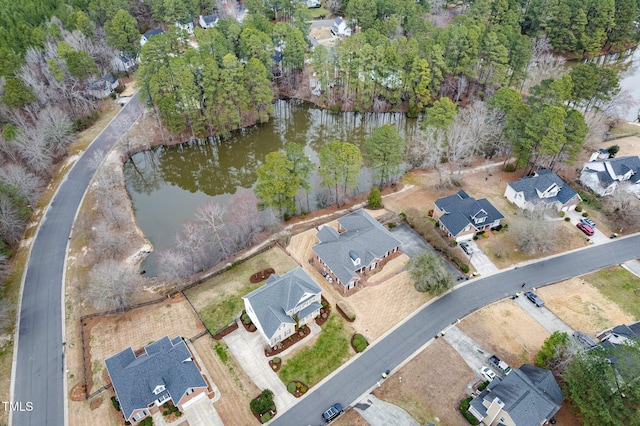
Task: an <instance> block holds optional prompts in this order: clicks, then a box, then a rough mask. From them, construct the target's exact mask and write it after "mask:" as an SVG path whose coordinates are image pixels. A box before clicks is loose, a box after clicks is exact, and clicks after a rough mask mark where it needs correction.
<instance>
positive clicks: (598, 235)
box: [566, 210, 609, 244]
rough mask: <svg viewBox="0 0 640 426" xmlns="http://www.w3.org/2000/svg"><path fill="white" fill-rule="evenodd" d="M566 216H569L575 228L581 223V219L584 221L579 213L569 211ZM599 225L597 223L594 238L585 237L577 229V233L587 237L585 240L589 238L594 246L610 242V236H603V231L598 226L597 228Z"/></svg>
mask: <svg viewBox="0 0 640 426" xmlns="http://www.w3.org/2000/svg"><path fill="white" fill-rule="evenodd" d="M566 216H567V217H569V218H571V224H572V225H573V226H574V227H575V226H576V224H577V223H578V222H580V219H582V213H580V212H577V211H575V210H571V211H568V212H567V213H566ZM597 225H598V224H597V223H596V227H595V229H594V233H593V235H592V236H590V237H587V236H586V235H584V234H583V233H582V231H581V230H579V229H578V228H576V231H577V232H579V233H580V234H582V235H584V237H585V238H589V239H590V240H591V242H592V243H594V244H601V243H606V242H607V241H609V236H608V235H605V234H603V233H602V231H600V230H599V229H598V226H597Z"/></svg>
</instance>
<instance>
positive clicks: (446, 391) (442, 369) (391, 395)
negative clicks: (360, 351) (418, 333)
mask: <svg viewBox="0 0 640 426" xmlns="http://www.w3.org/2000/svg"><path fill="white" fill-rule="evenodd" d="M442 360H446V362H442ZM474 377H475V374H474V373H473V371H471V369H470V368H469V367H468V366H467V364H466V363H465V362H464V360H463V359H462V358H461V357H460V355H458V353H457V352H456V350H455V349H453V348H452V347H451V346H450V345H449V344H448V343H447V342H446V341H445V340H444V339H437V340H435V341H433V342H432V343H431V344H430V345H429V346H427V348H426V349H425V350H423V351H422V352H421V353H420V354H418V355H417V356H416V357H415V358H414V359H412V360H411V361H409V362H408V363H407V364H405V365H404V366H403V367H402V368H400V369H399V370H398V371H397V372H396V373H394V374H393V375H392V376H391V377H389V379H387V380H386V381H385V382H384V383H383V384H382V386H381V387H380V388H378V389H376V390H375V391H374V394H375V395H376V396H377V397H378V398H380V399H383V400H385V401H387V402H390V403H392V404H396V405H398V406H399V407H402V408H403V409H405V410H406V411H407V412H408V413H409V414H411V416H412V417H413V418H414V419H415V420H416V421H418V423H420V424H426V423H430V422H433V423H436V424H441V425H462V424H466V423H465V422H466V420H465V419H464V418H463V417H462V415H461V414H460V411H459V410H458V404H459V403H460V400H462V399H463V398H464V397H466V396H467V395H466V387H467V384H469V382H470V381H471V380H473V378H474ZM400 379H402V380H400Z"/></svg>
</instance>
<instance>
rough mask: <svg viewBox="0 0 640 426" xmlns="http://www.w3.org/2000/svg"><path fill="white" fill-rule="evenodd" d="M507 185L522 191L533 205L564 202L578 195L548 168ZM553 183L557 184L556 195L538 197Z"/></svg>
mask: <svg viewBox="0 0 640 426" xmlns="http://www.w3.org/2000/svg"><path fill="white" fill-rule="evenodd" d="M507 185H509V186H510V187H511V188H513V189H514V191H516V192H522V194H523V196H524V199H525V200H527V201H528V202H530V203H532V204H534V205H538V204H541V203H554V202H556V201H559V202H560V203H562V204H565V203H566V202H567V201H569V200H571V199H572V198H573V197H575V196H577V195H578V193H577V192H576V191H574V190H573V189H572V188H571V187H570V186H569V185H567V184H566V183H564V181H563V180H562V179H560V177H559V176H558V175H557V174H555V173H554V172H552V171H550V170H540V171H538V173H537V174H536V175H535V176H532V177H525V178H522V179H520V180H519V181H516V182H511V183H508V184H507ZM553 185H557V186H558V187H559V188H560V191H558V193H557V194H556V196H555V197H548V198H540V195H541V194H543V193H544V192H545V191H546V190H547V189H549V188H550V187H551V186H553Z"/></svg>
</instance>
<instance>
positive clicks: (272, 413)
mask: <svg viewBox="0 0 640 426" xmlns="http://www.w3.org/2000/svg"><path fill="white" fill-rule="evenodd" d="M269 413H270V414H271V418H272V419H273V418H274V417H275V416H276V414H278V410H277V409H276V410H271V411H270V412H269ZM251 414H253V417H255V418H256V419H258V421H259V422H260V424H262V419H261V416H262V414H258V413H251ZM263 414H264V413H263Z"/></svg>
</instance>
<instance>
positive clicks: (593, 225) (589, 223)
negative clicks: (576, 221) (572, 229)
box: [580, 217, 596, 229]
mask: <svg viewBox="0 0 640 426" xmlns="http://www.w3.org/2000/svg"><path fill="white" fill-rule="evenodd" d="M580 222H582V223H584V224H585V225H587V226H590V227H591V228H593V229H595V228H596V223H595V222H594V221H593V220H591V219H589V218H588V217H583V218H581V219H580Z"/></svg>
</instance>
